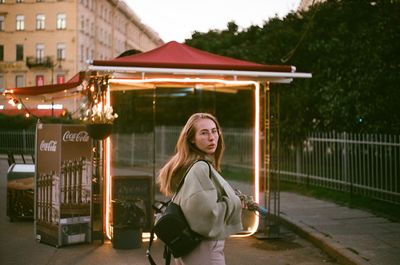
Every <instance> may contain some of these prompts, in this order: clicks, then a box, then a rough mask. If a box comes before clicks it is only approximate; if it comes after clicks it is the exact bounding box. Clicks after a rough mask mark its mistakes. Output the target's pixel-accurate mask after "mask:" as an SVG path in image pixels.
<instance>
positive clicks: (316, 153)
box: [277, 132, 400, 204]
mask: <svg viewBox="0 0 400 265" xmlns="http://www.w3.org/2000/svg"><path fill="white" fill-rule="evenodd" d="M279 164H280V165H279V170H278V172H277V173H278V174H279V175H280V177H281V179H282V180H286V181H290V182H295V183H303V184H308V185H312V186H319V187H326V188H330V189H335V190H340V191H345V192H349V193H350V194H361V195H364V196H367V197H371V198H376V199H379V200H384V201H389V202H393V203H397V204H400V136H391V135H369V134H351V133H335V132H331V133H313V134H310V135H308V137H307V138H306V140H305V141H304V142H303V143H300V144H299V143H297V144H287V145H282V146H281V148H280V161H279Z"/></svg>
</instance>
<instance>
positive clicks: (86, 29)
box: [0, 0, 163, 92]
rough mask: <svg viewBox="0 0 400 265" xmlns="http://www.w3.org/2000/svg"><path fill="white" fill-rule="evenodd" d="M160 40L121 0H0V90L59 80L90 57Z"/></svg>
mask: <svg viewBox="0 0 400 265" xmlns="http://www.w3.org/2000/svg"><path fill="white" fill-rule="evenodd" d="M162 44H163V41H162V40H161V39H160V37H159V36H158V34H157V33H156V32H154V31H153V30H152V29H151V28H150V27H148V26H146V25H144V24H143V23H142V22H141V21H140V18H139V17H138V16H137V15H136V14H135V13H134V11H133V10H132V9H130V8H129V7H128V6H127V5H126V3H125V2H124V1H122V0H0V92H1V91H3V90H4V89H6V88H15V87H27V86H40V85H48V84H60V83H64V82H66V81H68V80H69V79H70V78H71V77H73V76H74V75H75V74H76V73H78V72H79V71H82V70H86V69H87V66H88V65H89V63H90V61H91V60H93V59H97V60H107V59H112V58H115V57H117V56H118V55H120V54H121V53H123V52H124V51H126V50H130V49H135V50H139V51H142V52H144V51H148V50H151V49H154V48H156V47H158V46H160V45H162Z"/></svg>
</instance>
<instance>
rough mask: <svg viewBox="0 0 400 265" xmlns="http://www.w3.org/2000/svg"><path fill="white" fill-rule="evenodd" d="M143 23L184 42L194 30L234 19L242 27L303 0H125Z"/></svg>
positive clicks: (165, 36) (217, 26) (284, 11)
mask: <svg viewBox="0 0 400 265" xmlns="http://www.w3.org/2000/svg"><path fill="white" fill-rule="evenodd" d="M124 1H125V3H126V4H127V5H128V6H129V7H131V8H132V9H133V11H134V12H135V13H136V14H137V15H138V16H139V18H140V20H141V21H142V23H144V24H146V25H147V26H149V27H151V28H152V29H153V30H154V31H155V32H157V33H158V34H159V36H160V38H161V39H162V40H163V41H164V42H169V41H172V40H175V41H177V42H184V41H185V39H190V38H191V36H192V33H193V32H194V31H198V32H208V31H209V30H210V29H217V30H223V29H226V28H227V24H228V22H230V21H234V22H235V23H236V24H237V25H238V26H239V30H241V29H244V28H248V27H249V26H251V25H259V26H262V25H263V24H264V22H265V21H267V20H268V19H269V18H272V17H275V15H278V16H279V17H284V16H285V15H286V14H288V13H289V12H290V11H293V10H296V9H297V7H298V5H299V4H300V0H124Z"/></svg>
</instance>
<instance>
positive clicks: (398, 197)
mask: <svg viewBox="0 0 400 265" xmlns="http://www.w3.org/2000/svg"><path fill="white" fill-rule="evenodd" d="M180 130H181V127H165V126H160V127H157V128H156V129H155V134H153V133H140V134H139V133H135V134H114V135H113V136H112V139H113V152H112V153H113V161H114V163H119V164H124V165H128V166H146V167H148V166H152V165H153V162H154V159H155V162H156V166H159V165H161V164H163V163H165V161H166V160H167V159H168V158H169V157H170V156H171V155H172V154H173V152H174V149H175V144H176V141H177V139H178V136H179V132H180ZM224 137H225V142H226V150H225V155H224V159H223V163H224V165H225V166H229V167H239V168H246V169H252V167H253V160H254V155H253V141H254V139H253V130H252V129H243V128H224ZM34 139H35V132H34V131H20V132H0V153H7V152H12V153H25V154H27V153H28V154H33V153H34ZM154 144H155V147H156V149H155V150H154ZM278 161H279V167H278V169H277V170H276V171H275V173H277V174H278V175H279V177H280V179H281V180H284V181H289V182H293V183H301V184H307V185H311V186H317V187H325V188H329V189H334V190H340V191H344V192H349V193H350V194H361V195H364V196H367V197H371V198H376V199H379V200H383V201H389V202H392V203H397V204H400V136H399V135H396V136H393V135H375V134H374V135H371V134H351V133H335V132H331V133H312V134H309V135H308V136H307V137H306V139H305V140H304V141H302V142H294V143H290V144H286V143H282V144H281V146H280V149H279V160H278ZM274 175H275V174H274Z"/></svg>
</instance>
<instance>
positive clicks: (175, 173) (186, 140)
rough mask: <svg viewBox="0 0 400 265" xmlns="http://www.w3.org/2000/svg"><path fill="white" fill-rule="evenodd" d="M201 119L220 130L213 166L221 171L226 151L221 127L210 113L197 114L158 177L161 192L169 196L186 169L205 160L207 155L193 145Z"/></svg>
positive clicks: (192, 118)
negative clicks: (196, 125)
mask: <svg viewBox="0 0 400 265" xmlns="http://www.w3.org/2000/svg"><path fill="white" fill-rule="evenodd" d="M200 119H210V120H212V121H213V122H214V123H215V126H216V127H217V130H218V135H219V137H218V143H217V149H216V150H215V153H214V157H213V160H214V161H213V165H214V167H215V168H216V169H217V170H218V171H219V170H220V166H221V164H220V163H221V159H222V155H223V153H224V149H225V143H224V138H223V136H222V131H221V127H220V125H219V123H218V121H217V119H216V118H215V117H214V116H213V115H211V114H209V113H195V114H193V115H192V116H190V118H189V119H188V120H187V122H186V124H185V126H184V127H183V129H182V131H181V133H180V135H179V138H178V142H177V143H176V148H175V152H176V153H175V155H174V156H172V158H171V159H170V160H169V161H168V162H167V163H166V164H165V165H164V167H163V168H161V170H160V174H159V176H158V184H159V185H160V191H161V192H162V193H163V194H165V195H167V196H169V195H171V194H172V193H173V192H174V191H175V190H176V188H177V185H178V184H179V181H180V180H181V178H182V176H183V174H184V173H185V171H186V169H187V168H188V167H189V166H190V165H191V164H192V163H193V162H194V161H195V160H197V159H204V158H205V157H206V154H205V153H203V152H202V151H200V150H199V149H197V148H196V146H195V145H194V144H192V143H191V141H192V140H193V138H194V136H195V134H196V128H195V126H194V125H195V124H196V122H197V121H198V120H200Z"/></svg>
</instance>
